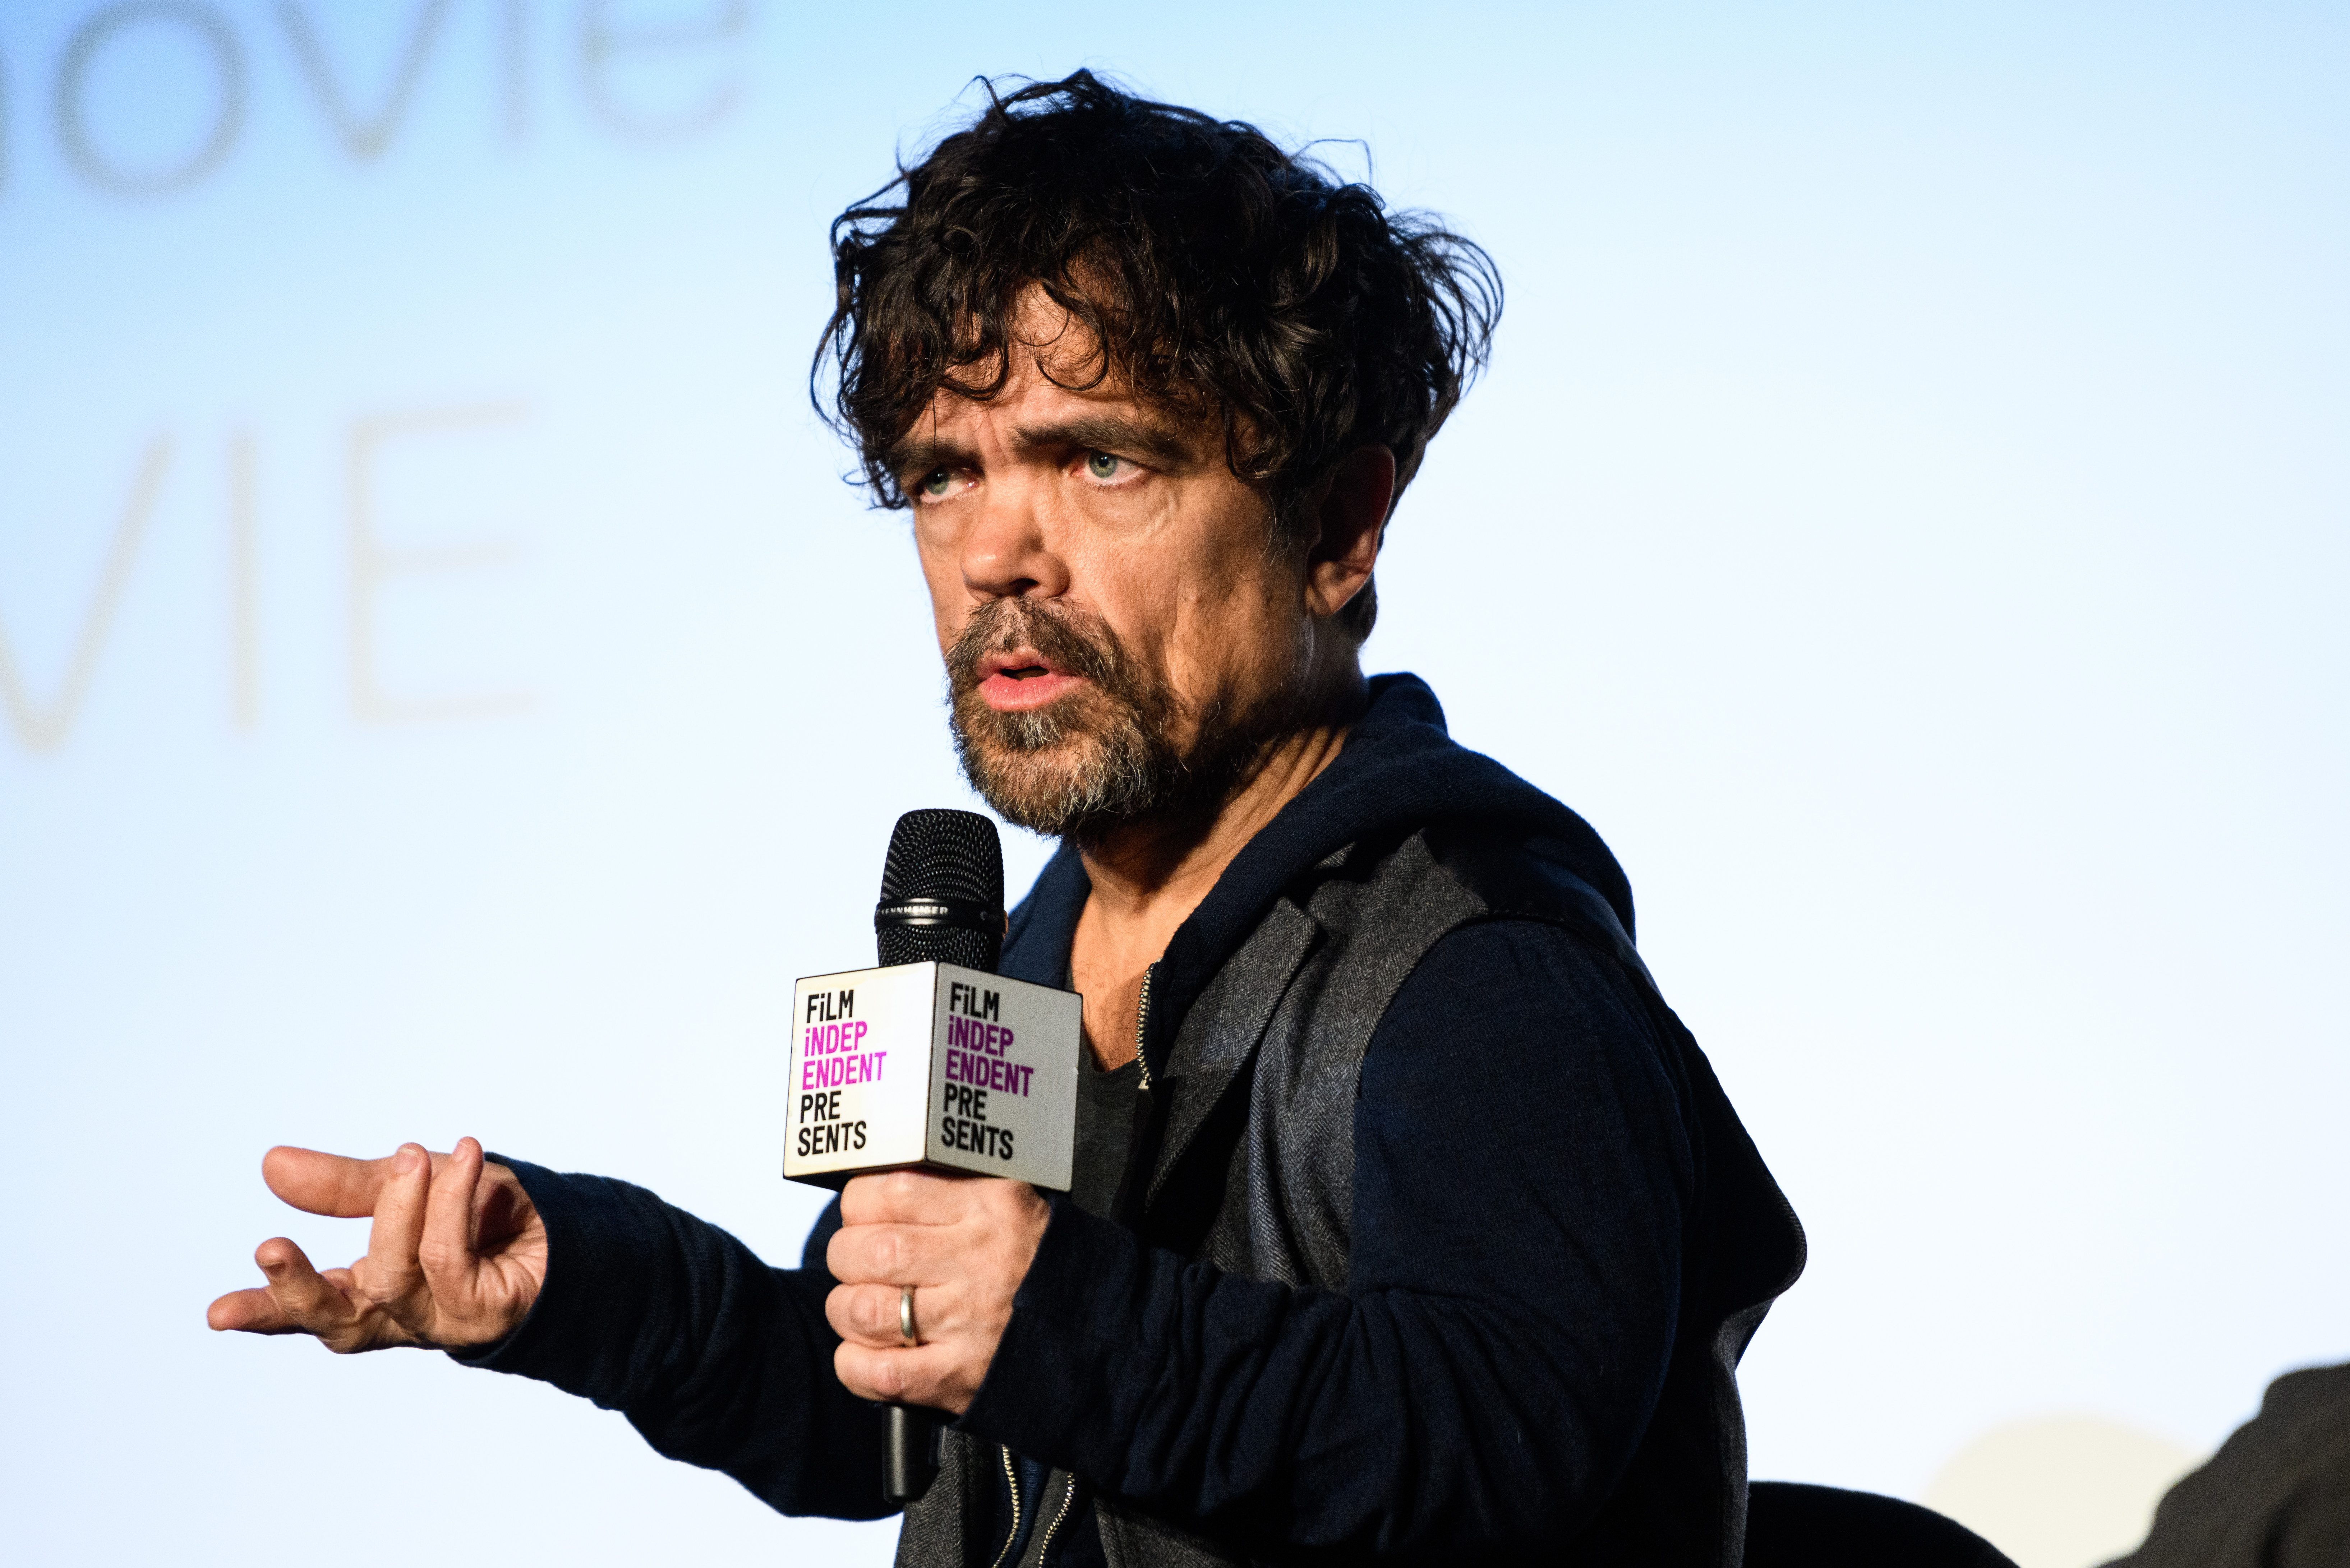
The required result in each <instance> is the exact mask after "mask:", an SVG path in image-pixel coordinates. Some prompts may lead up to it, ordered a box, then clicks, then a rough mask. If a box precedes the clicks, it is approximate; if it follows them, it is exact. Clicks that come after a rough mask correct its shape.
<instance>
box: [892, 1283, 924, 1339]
mask: <svg viewBox="0 0 2350 1568" xmlns="http://www.w3.org/2000/svg"><path fill="white" fill-rule="evenodd" d="M898 1343H899V1344H900V1345H905V1346H907V1347H908V1348H909V1349H910V1348H912V1347H913V1346H915V1345H920V1344H921V1343H922V1336H921V1335H920V1334H917V1333H915V1332H914V1287H913V1286H911V1285H899V1287H898Z"/></svg>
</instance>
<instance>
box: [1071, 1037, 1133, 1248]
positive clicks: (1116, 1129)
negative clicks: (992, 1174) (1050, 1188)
mask: <svg viewBox="0 0 2350 1568" xmlns="http://www.w3.org/2000/svg"><path fill="white" fill-rule="evenodd" d="M1141 1086H1142V1063H1141V1060H1140V1059H1139V1058H1137V1059H1136V1060H1134V1061H1131V1062H1128V1064H1126V1065H1124V1066H1123V1067H1113V1068H1111V1069H1110V1070H1109V1071H1108V1072H1104V1071H1102V1069H1101V1068H1099V1067H1097V1066H1096V1065H1095V1064H1094V1054H1093V1053H1092V1052H1091V1051H1090V1050H1087V1051H1080V1052H1079V1053H1077V1136H1076V1147H1075V1152H1074V1153H1073V1155H1072V1156H1071V1158H1070V1161H1069V1200H1070V1201H1071V1202H1073V1203H1075V1204H1076V1206H1077V1207H1078V1208H1080V1209H1082V1210H1085V1211H1086V1212H1087V1213H1088V1214H1091V1215H1093V1216H1094V1217H1095V1218H1097V1219H1102V1220H1107V1219H1108V1218H1109V1210H1110V1205H1111V1204H1113V1203H1115V1202H1116V1201H1117V1200H1118V1182H1119V1181H1120V1180H1122V1179H1124V1178H1125V1176H1126V1161H1127V1158H1128V1156H1129V1155H1130V1154H1132V1153H1133V1150H1134V1104H1135V1096H1136V1095H1137V1094H1138V1093H1139V1091H1140V1089H1141Z"/></svg>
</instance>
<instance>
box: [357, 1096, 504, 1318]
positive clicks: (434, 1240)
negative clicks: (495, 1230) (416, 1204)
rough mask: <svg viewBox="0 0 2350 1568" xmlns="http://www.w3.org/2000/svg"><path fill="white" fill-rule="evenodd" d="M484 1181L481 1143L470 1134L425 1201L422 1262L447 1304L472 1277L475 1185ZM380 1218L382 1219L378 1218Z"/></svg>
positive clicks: (436, 1177) (437, 1294) (436, 1293)
mask: <svg viewBox="0 0 2350 1568" xmlns="http://www.w3.org/2000/svg"><path fill="white" fill-rule="evenodd" d="M481 1180H482V1146H481V1145H480V1144H478V1143H476V1142H475V1141H474V1140H473V1139H472V1138H469V1137H463V1138H459V1139H458V1140H457V1147H456V1151H455V1152H454V1153H452V1154H451V1155H450V1156H449V1158H447V1159H445V1160H442V1162H441V1168H440V1169H439V1170H437V1171H435V1172H434V1173H433V1175H432V1190H431V1192H430V1194H429V1196H428V1197H427V1198H426V1199H425V1202H424V1229H423V1234H422V1237H421V1244H420V1245H419V1247H418V1249H417V1253H416V1257H417V1262H419V1263H420V1264H421V1266H422V1268H423V1270H424V1278H425V1281H426V1282H427V1283H428V1284H429V1285H431V1287H432V1294H433V1297H434V1299H435V1300H436V1301H440V1302H441V1303H442V1305H444V1306H446V1305H449V1304H451V1301H450V1299H449V1298H452V1296H453V1293H455V1292H457V1291H459V1290H461V1289H462V1288H463V1286H464V1285H465V1283H466V1282H468V1281H469V1280H470V1279H471V1278H472V1276H473V1189H475V1188H476V1187H478V1186H480V1185H481ZM379 1223H380V1221H379Z"/></svg>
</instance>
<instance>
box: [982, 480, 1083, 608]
mask: <svg viewBox="0 0 2350 1568" xmlns="http://www.w3.org/2000/svg"><path fill="white" fill-rule="evenodd" d="M1039 500H1040V497H1038V496H1037V495H1036V494H1035V493H1034V492H1033V491H1032V490H1031V489H1030V488H1029V486H1027V485H1025V484H1023V483H1017V482H1013V483H994V484H990V485H988V486H986V488H985V489H984V490H983V492H982V493H981V494H980V496H979V497H978V502H979V516H978V520H977V521H976V522H975V523H974V524H972V529H971V532H970V533H969V534H967V535H964V536H963V545H962V581H963V587H966V588H968V589H970V590H971V591H972V593H973V594H975V595H978V596H980V597H984V598H1057V597H1060V596H1061V595H1063V594H1065V593H1066V592H1068V588H1069V572H1068V567H1067V566H1066V564H1065V563H1064V562H1063V561H1062V560H1061V557H1060V556H1059V554H1058V553H1057V552H1056V551H1055V550H1054V548H1053V547H1052V541H1051V539H1050V537H1049V535H1048V533H1047V530H1046V528H1045V518H1044V516H1043V512H1042V509H1041V508H1040V506H1039V505H1038V501H1039Z"/></svg>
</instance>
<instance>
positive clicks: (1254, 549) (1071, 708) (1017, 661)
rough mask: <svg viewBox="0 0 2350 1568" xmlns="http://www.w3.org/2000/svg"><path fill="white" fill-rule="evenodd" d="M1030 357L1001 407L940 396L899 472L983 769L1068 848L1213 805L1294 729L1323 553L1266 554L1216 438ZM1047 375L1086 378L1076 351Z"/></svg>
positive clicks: (960, 739)
mask: <svg viewBox="0 0 2350 1568" xmlns="http://www.w3.org/2000/svg"><path fill="white" fill-rule="evenodd" d="M1029 336H1030V337H1032V338H1034V337H1045V336H1047V334H1046V333H1040V332H1031V333H1030V334H1029ZM1075 336H1076V333H1075V332H1074V331H1072V332H1071V333H1070V334H1068V335H1066V336H1065V338H1064V341H1066V337H1075ZM1032 361H1033V355H1027V354H1023V355H1021V356H1019V357H1018V362H1016V363H1015V364H1014V369H1013V375H1012V379H1011V380H1010V382H1009V383H1008V384H1007V385H1006V386H1005V388H1004V389H1003V392H1002V393H1001V394H999V395H998V396H997V397H995V398H994V399H993V400H990V401H988V402H984V403H981V402H974V401H972V400H970V399H967V398H962V397H957V396H954V395H952V394H951V393H941V395H940V396H939V398H938V399H937V400H935V401H934V402H933V404H932V406H931V410H930V413H929V414H928V416H927V417H926V418H924V419H923V420H922V421H920V423H918V424H917V425H916V427H915V428H914V429H913V430H912V431H910V432H909V433H908V437H907V440H906V441H905V443H904V448H903V453H902V457H903V461H902V462H899V464H898V472H899V479H900V483H902V484H903V485H904V487H905V491H906V493H907V495H908V496H909V497H910V499H911V501H912V504H913V515H914V539H915V543H916V545H917V548H918V550H919V552H920V556H921V563H922V571H923V575H924V576H925V577H926V578H927V580H928V582H929V586H930V590H931V607H932V610H933V613H934V615H935V617H936V620H937V625H938V633H939V645H940V647H941V649H942V650H943V651H944V652H945V654H946V659H947V675H948V681H949V686H950V690H951V698H952V703H953V719H954V727H955V738H956V743H957V745H958V747H959V749H960V750H961V752H962V761H963V767H964V771H965V772H966V773H967V774H969V775H970V777H971V780H972V784H973V785H974V787H976V788H977V789H978V790H979V792H980V793H981V794H983V796H985V797H986V799H987V801H988V804H990V805H993V806H994V807H995V809H996V810H997V811H999V812H1001V813H1002V814H1003V815H1004V816H1005V817H1007V818H1009V819H1010V820H1012V821H1014V822H1017V823H1020V824H1021V825H1023V826H1028V827H1032V828H1035V829H1036V830H1038V831H1039V832H1044V833H1049V834H1074V835H1076V836H1079V837H1080V838H1085V837H1087V836H1095V835H1097V834H1098V833H1100V832H1101V831H1103V830H1105V829H1107V828H1109V827H1113V826H1118V825H1120V824H1122V823H1126V822H1132V821H1139V820H1148V819H1155V818H1159V817H1165V816H1169V815H1177V814H1180V813H1183V812H1186V811H1191V810H1212V809H1213V808H1214V807H1215V806H1217V805H1221V804H1222V801H1223V799H1224V798H1226V797H1227V796H1228V795H1229V794H1230V792H1231V791H1232V788H1233V787H1234V786H1235V785H1236V784H1238V783H1239V781H1240V780H1241V779H1242V778H1243V776H1244V775H1245V774H1246V771H1247V769H1248V766H1249V764H1250V763H1252V762H1253V760H1254V758H1255V756H1256V755H1257V753H1258V752H1259V751H1260V749H1261V747H1262V745H1263V742H1265V741H1266V740H1267V739H1269V738H1271V737H1273V736H1274V735H1277V734H1279V733H1281V732H1284V730H1285V729H1287V728H1288V727H1290V725H1291V724H1292V723H1293V722H1295V714H1296V712H1297V705H1298V702H1299V701H1300V700H1301V698H1302V696H1303V695H1304V689H1305V682H1306V679H1307V675H1308V663H1309V653H1310V650H1311V648H1312V643H1313V639H1312V634H1311V629H1310V618H1309V616H1308V615H1307V613H1306V609H1305V592H1304V587H1305V579H1304V568H1303V565H1302V563H1303V552H1302V550H1301V551H1297V552H1291V553H1288V554H1284V555H1279V556H1276V555H1275V554H1274V553H1273V552H1272V551H1271V550H1269V549H1268V548H1267V540H1268V538H1269V537H1270V535H1271V531H1272V522H1273V519H1272V514H1271V509H1270V506H1269V504H1268V503H1267V501H1266V499H1265V497H1264V496H1263V493H1260V492H1259V491H1257V490H1255V489H1253V488H1252V487H1251V486H1249V485H1247V484H1244V483H1242V482H1241V481H1240V480H1239V479H1238V478H1236V477H1235V476H1234V475H1233V474H1232V471H1231V469H1230V468H1228V467H1227V466H1226V464H1225V461H1224V451H1223V437H1222V430H1221V428H1220V426H1219V424H1218V422H1217V421H1214V420H1212V419H1200V420H1197V421H1190V422H1186V421H1180V420H1177V419H1174V418H1171V417H1170V416H1169V415H1167V414H1165V413H1163V412H1160V411H1158V410H1152V409H1149V408H1147V407H1146V406H1144V405H1143V404H1141V403H1139V402H1137V401H1135V400H1132V399H1130V398H1128V397H1127V396H1126V395H1125V394H1124V393H1123V392H1122V391H1121V390H1119V389H1118V387H1117V384H1116V383H1115V381H1113V382H1110V383H1107V384H1105V385H1104V386H1103V387H1101V388H1097V389H1094V390H1091V391H1087V392H1075V391H1070V390H1067V389H1064V388H1062V387H1059V386H1055V384H1054V382H1053V380H1052V379H1048V378H1046V377H1045V376H1042V375H1040V374H1038V373H1037V371H1036V369H1035V365H1034V363H1033V362H1032ZM1048 363H1052V364H1054V365H1055V367H1056V369H1059V371H1060V379H1065V380H1078V379H1084V378H1083V369H1084V367H1083V361H1082V359H1081V358H1080V357H1079V356H1078V355H1077V354H1076V352H1069V353H1066V355H1065V357H1064V358H1061V359H1057V360H1055V359H1050V358H1048Z"/></svg>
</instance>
